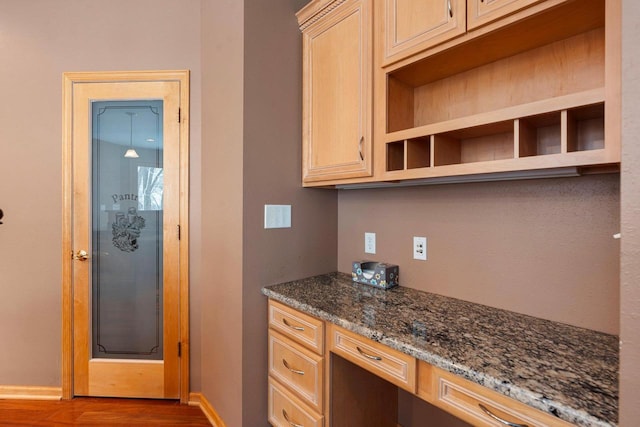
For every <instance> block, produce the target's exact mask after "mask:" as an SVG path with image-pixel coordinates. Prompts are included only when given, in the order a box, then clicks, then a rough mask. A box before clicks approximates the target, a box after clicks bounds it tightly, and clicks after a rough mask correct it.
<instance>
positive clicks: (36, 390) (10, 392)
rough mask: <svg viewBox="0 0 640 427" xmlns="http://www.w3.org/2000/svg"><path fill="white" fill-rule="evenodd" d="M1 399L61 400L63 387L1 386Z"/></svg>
mask: <svg viewBox="0 0 640 427" xmlns="http://www.w3.org/2000/svg"><path fill="white" fill-rule="evenodd" d="M0 399H24V400H60V399H62V387H39V386H21V385H0Z"/></svg>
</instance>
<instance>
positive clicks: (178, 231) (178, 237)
mask: <svg viewBox="0 0 640 427" xmlns="http://www.w3.org/2000/svg"><path fill="white" fill-rule="evenodd" d="M180 231H181V230H180V224H178V240H180Z"/></svg>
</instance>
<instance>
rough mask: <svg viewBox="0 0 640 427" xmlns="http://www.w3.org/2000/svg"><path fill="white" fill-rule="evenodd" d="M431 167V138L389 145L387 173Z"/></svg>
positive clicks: (420, 138)
mask: <svg viewBox="0 0 640 427" xmlns="http://www.w3.org/2000/svg"><path fill="white" fill-rule="evenodd" d="M429 166H431V137H430V136H423V137H417V138H410V139H405V140H403V141H394V142H389V143H387V171H399V170H405V169H420V168H427V167H429Z"/></svg>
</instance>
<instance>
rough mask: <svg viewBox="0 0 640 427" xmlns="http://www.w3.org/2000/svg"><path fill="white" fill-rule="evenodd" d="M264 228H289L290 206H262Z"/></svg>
mask: <svg viewBox="0 0 640 427" xmlns="http://www.w3.org/2000/svg"><path fill="white" fill-rule="evenodd" d="M264 228H291V205H264Z"/></svg>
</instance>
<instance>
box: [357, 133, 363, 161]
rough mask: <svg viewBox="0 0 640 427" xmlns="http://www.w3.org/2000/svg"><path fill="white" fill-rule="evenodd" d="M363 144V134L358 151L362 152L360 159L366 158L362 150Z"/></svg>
mask: <svg viewBox="0 0 640 427" xmlns="http://www.w3.org/2000/svg"><path fill="white" fill-rule="evenodd" d="M363 145H364V136H361V137H360V142H359V143H358V153H359V154H360V160H364V154H363V152H362V146H363Z"/></svg>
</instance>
